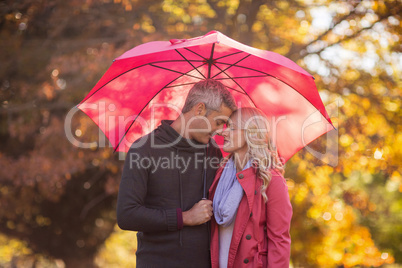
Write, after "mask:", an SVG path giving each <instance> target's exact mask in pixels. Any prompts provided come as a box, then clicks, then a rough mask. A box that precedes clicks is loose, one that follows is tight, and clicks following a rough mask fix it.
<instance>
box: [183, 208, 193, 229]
mask: <svg viewBox="0 0 402 268" xmlns="http://www.w3.org/2000/svg"><path fill="white" fill-rule="evenodd" d="M182 217H183V226H191V217H190V215H189V212H188V211H183V212H182Z"/></svg>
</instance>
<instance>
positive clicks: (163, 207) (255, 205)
mask: <svg viewBox="0 0 402 268" xmlns="http://www.w3.org/2000/svg"><path fill="white" fill-rule="evenodd" d="M268 130H269V128H268V120H267V118H266V116H265V115H264V114H263V113H262V112H261V111H260V110H258V109H255V108H239V109H237V107H236V104H235V101H234V98H233V96H232V95H231V94H230V92H229V91H228V90H227V89H226V88H225V86H224V85H223V84H221V83H220V82H218V81H215V80H212V79H207V80H203V81H201V82H198V83H197V84H195V85H194V86H193V88H192V89H191V90H190V91H189V94H188V96H187V99H186V102H185V104H184V107H183V109H182V114H181V115H180V116H179V117H178V118H177V119H176V120H174V121H168V120H164V121H162V124H161V125H160V126H159V127H158V128H157V129H155V130H154V131H153V132H151V133H150V134H148V135H145V136H143V137H142V138H140V139H138V140H137V141H135V142H134V143H133V145H132V146H131V148H130V150H129V152H128V154H127V158H126V161H125V164H124V169H123V175H122V179H121V183H120V189H119V194H118V202H117V223H118V225H119V227H120V228H121V229H123V230H132V231H138V233H137V240H138V248H137V253H136V255H137V267H155V268H160V267H202V268H204V267H221V268H223V267H271V268H285V267H286V268H288V267H289V259H290V241H291V240H290V235H289V228H290V221H291V218H292V207H291V204H290V201H289V195H288V189H287V186H286V182H285V180H284V178H283V175H282V174H283V165H282V162H281V161H280V160H279V157H278V154H277V152H276V150H275V149H274V147H273V146H272V144H271V141H270V137H269V135H270V133H269V132H268ZM215 133H217V134H219V135H222V136H223V137H224V140H225V142H224V145H223V150H224V151H225V152H227V153H229V155H228V156H227V157H225V158H222V153H221V151H220V149H219V148H218V146H217V145H216V143H215V142H214V140H213V139H211V138H212V135H213V134H215ZM172 154H174V157H175V159H177V163H187V165H185V166H184V165H180V164H178V165H172V164H170V165H167V166H162V165H161V166H157V167H154V166H152V163H158V162H157V161H151V159H153V160H155V159H157V158H165V159H169V158H170V159H173V158H172ZM130 155H131V156H130ZM133 155H135V157H133ZM200 155H201V156H202V157H200ZM144 159H149V161H143V160H144ZM140 160H142V161H140ZM139 161H140V162H139ZM141 163H148V164H147V165H145V164H143V165H141ZM149 163H151V164H149Z"/></svg>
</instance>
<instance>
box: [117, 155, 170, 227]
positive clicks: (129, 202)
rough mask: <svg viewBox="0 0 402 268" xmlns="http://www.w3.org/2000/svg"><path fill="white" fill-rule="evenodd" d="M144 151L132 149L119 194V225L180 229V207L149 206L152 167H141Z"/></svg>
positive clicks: (125, 164) (127, 159)
mask: <svg viewBox="0 0 402 268" xmlns="http://www.w3.org/2000/svg"><path fill="white" fill-rule="evenodd" d="M142 157H144V155H141V152H140V150H138V149H133V148H131V149H130V150H129V152H128V154H127V157H126V161H125V163H124V168H123V174H122V178H121V182H120V187H119V193H118V197H117V224H118V225H119V227H120V228H121V229H123V230H131V231H142V232H158V231H176V230H178V225H177V210H176V209H151V208H147V207H145V205H144V204H145V198H146V195H147V185H148V169H146V168H144V167H141V165H139V161H135V160H136V159H137V160H138V159H142Z"/></svg>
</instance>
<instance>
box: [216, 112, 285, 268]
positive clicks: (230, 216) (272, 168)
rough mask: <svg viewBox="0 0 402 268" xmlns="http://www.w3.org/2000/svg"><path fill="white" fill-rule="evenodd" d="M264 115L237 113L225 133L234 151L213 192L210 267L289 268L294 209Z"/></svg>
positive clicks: (228, 146)
mask: <svg viewBox="0 0 402 268" xmlns="http://www.w3.org/2000/svg"><path fill="white" fill-rule="evenodd" d="M268 130H269V128H268V121H267V118H266V116H265V115H264V114H263V113H262V112H261V111H260V110H258V109H255V108H240V109H238V110H237V111H235V112H234V113H233V114H232V115H231V117H230V119H229V121H228V124H227V128H226V129H225V130H223V131H222V134H221V135H222V136H223V137H224V139H225V142H224V145H223V150H224V151H225V152H228V153H230V154H229V156H228V157H226V158H225V159H224V160H223V162H222V165H221V167H220V168H219V170H218V171H217V173H216V176H215V179H214V182H213V184H212V186H211V188H210V190H209V197H210V199H211V200H213V209H214V219H212V220H211V237H212V239H211V262H212V267H213V268H214V267H221V268H223V267H236V268H237V267H270V268H282V267H286V268H288V267H289V259H290V235H289V228H290V221H291V218H292V206H291V204H290V201H289V195H288V189H287V186H286V182H285V180H284V178H283V176H282V173H283V165H282V163H281V161H280V160H279V157H278V154H277V153H276V151H275V150H274V149H273V147H272V145H271V142H270V137H269V133H268Z"/></svg>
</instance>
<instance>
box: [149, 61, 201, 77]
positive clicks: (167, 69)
mask: <svg viewBox="0 0 402 268" xmlns="http://www.w3.org/2000/svg"><path fill="white" fill-rule="evenodd" d="M149 65H150V66H152V67H156V68H160V69H163V70H166V71H171V72H174V73H178V74H181V75H187V76H190V77H192V78H197V79H201V78H199V77H197V76H194V75H191V74H188V72H187V73H182V72H179V71H175V70H172V69H169V68H165V67H161V66H157V65H153V64H149ZM201 66H202V65H201ZM193 67H194V66H193ZM194 68H195V67H194ZM192 70H194V69H192ZM192 70H190V71H192Z"/></svg>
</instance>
